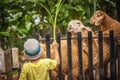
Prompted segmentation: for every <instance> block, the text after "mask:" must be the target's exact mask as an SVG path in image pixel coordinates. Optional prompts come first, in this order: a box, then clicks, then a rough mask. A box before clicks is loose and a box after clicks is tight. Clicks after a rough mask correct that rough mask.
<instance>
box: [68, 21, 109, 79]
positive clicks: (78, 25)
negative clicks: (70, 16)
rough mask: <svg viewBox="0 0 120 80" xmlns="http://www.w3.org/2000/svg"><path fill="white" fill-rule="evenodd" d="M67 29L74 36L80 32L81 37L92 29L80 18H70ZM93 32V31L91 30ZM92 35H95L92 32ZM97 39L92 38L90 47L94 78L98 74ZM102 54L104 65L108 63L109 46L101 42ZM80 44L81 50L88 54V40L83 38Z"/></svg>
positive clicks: (97, 77) (85, 35)
mask: <svg viewBox="0 0 120 80" xmlns="http://www.w3.org/2000/svg"><path fill="white" fill-rule="evenodd" d="M67 30H68V31H69V32H71V33H72V35H73V36H74V37H76V34H77V32H81V33H82V37H87V34H88V31H92V30H91V28H89V27H85V26H84V25H83V24H82V22H81V21H80V20H71V21H70V22H69V25H68V28H67ZM92 32H93V31H92ZM92 35H93V37H94V36H95V35H94V33H93V34H92ZM97 42H98V40H97V39H92V44H93V46H92V49H93V67H94V69H95V70H97V71H96V73H97V74H96V75H95V78H96V79H99V76H98V68H99V57H98V55H99V54H98V44H97ZM74 43H76V41H74ZM103 44H104V46H103V52H104V54H103V56H104V60H103V61H104V64H105V67H106V64H108V62H109V46H108V45H107V44H106V43H103ZM82 46H83V50H85V51H86V52H87V55H88V42H87V39H83V40H82Z"/></svg>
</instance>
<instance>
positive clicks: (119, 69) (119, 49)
mask: <svg viewBox="0 0 120 80" xmlns="http://www.w3.org/2000/svg"><path fill="white" fill-rule="evenodd" d="M117 47H118V54H117V55H118V63H117V64H118V80H120V37H119V38H118V44H117Z"/></svg>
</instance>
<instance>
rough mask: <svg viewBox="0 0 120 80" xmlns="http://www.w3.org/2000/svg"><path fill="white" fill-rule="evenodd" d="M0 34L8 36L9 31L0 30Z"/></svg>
mask: <svg viewBox="0 0 120 80" xmlns="http://www.w3.org/2000/svg"><path fill="white" fill-rule="evenodd" d="M0 35H2V36H10V33H9V32H0Z"/></svg>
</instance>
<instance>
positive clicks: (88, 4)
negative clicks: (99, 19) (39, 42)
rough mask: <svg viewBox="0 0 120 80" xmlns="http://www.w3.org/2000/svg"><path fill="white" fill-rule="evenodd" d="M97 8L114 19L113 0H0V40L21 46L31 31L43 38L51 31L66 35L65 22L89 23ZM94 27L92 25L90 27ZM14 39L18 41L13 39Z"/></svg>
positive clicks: (53, 33)
mask: <svg viewBox="0 0 120 80" xmlns="http://www.w3.org/2000/svg"><path fill="white" fill-rule="evenodd" d="M97 9H101V10H103V11H106V12H107V13H108V14H109V15H110V16H112V17H113V18H115V2H114V0H0V36H1V38H0V41H1V42H2V43H1V45H2V46H3V42H4V40H3V39H6V40H8V41H7V42H6V43H4V44H5V45H4V46H3V47H5V46H8V42H9V43H10V45H11V46H12V47H13V46H17V47H22V43H23V42H22V41H19V39H24V38H28V37H31V36H32V35H33V34H36V33H40V35H41V36H42V37H45V34H46V33H47V32H50V34H51V37H54V40H55V39H56V35H55V33H56V32H60V33H61V36H64V35H65V34H66V27H67V25H68V22H69V21H70V20H72V19H79V20H81V21H82V22H83V23H84V24H85V25H88V26H90V25H89V19H90V17H91V15H92V14H93V12H94V11H95V10H97ZM90 27H92V28H94V29H95V27H93V26H90ZM16 40H17V41H16Z"/></svg>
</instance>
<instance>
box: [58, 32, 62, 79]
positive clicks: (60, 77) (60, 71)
mask: <svg viewBox="0 0 120 80" xmlns="http://www.w3.org/2000/svg"><path fill="white" fill-rule="evenodd" d="M57 43H58V44H59V48H58V51H59V56H60V65H59V67H58V79H59V80H62V57H61V37H60V33H57Z"/></svg>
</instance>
